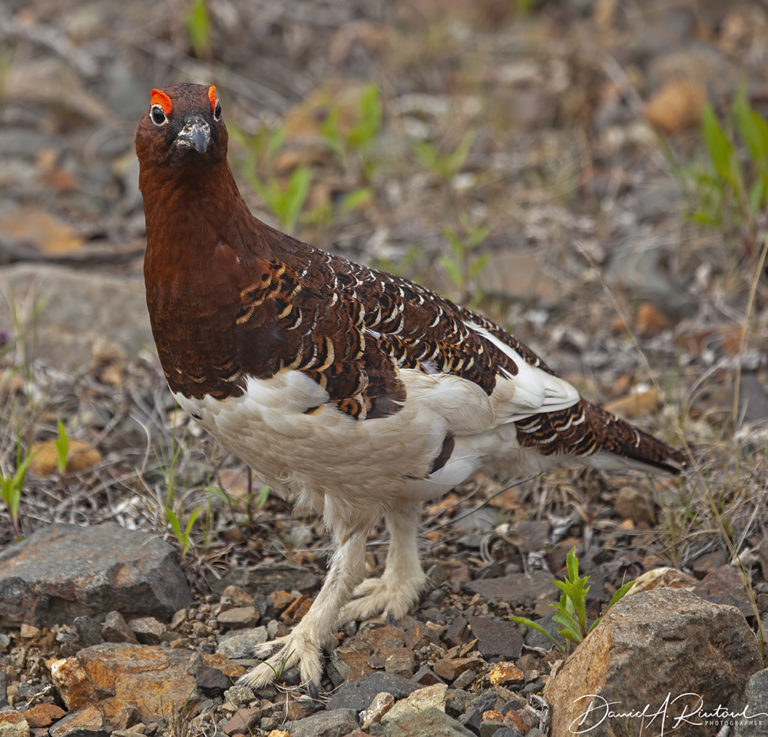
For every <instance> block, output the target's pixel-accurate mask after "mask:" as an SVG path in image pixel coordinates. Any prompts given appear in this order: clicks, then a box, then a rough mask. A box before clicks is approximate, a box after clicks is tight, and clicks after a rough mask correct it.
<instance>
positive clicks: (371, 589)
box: [337, 574, 424, 624]
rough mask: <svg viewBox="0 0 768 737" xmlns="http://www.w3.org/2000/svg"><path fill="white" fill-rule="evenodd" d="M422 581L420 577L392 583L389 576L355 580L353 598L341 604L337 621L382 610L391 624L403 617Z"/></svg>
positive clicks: (362, 617)
mask: <svg viewBox="0 0 768 737" xmlns="http://www.w3.org/2000/svg"><path fill="white" fill-rule="evenodd" d="M423 583H424V578H423V574H422V576H421V577H416V578H412V579H410V580H407V582H403V581H400V582H398V583H395V582H394V581H393V580H392V578H388V577H386V576H382V577H381V578H367V579H365V581H363V582H362V583H360V584H358V586H357V588H356V589H355V591H354V593H353V594H352V596H353V598H352V600H351V601H349V602H348V603H347V604H345V605H344V606H343V607H342V608H341V612H339V618H338V620H337V622H339V623H343V622H349V621H350V620H353V619H354V620H358V621H360V620H364V619H370V618H371V617H376V616H378V615H379V614H382V613H383V614H385V615H386V619H387V623H388V624H391V623H393V622H396V621H397V620H399V619H401V618H402V617H404V616H405V615H406V614H407V613H408V610H409V609H410V608H411V606H412V605H413V603H414V602H415V601H416V599H418V596H419V591H421V588H422V585H423Z"/></svg>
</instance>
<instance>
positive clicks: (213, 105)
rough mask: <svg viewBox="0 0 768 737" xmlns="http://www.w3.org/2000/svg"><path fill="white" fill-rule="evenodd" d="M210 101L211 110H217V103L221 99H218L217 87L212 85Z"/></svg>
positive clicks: (209, 93) (209, 94)
mask: <svg viewBox="0 0 768 737" xmlns="http://www.w3.org/2000/svg"><path fill="white" fill-rule="evenodd" d="M208 99H209V100H210V101H211V110H214V111H215V110H216V103H218V101H219V98H218V97H216V85H214V84H212V85H211V86H210V87H209V88H208Z"/></svg>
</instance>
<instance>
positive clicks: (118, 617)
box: [101, 609, 186, 642]
mask: <svg viewBox="0 0 768 737" xmlns="http://www.w3.org/2000/svg"><path fill="white" fill-rule="evenodd" d="M180 611H186V610H184V609H182V610H180ZM175 616H176V614H174V617H175ZM101 637H102V639H103V640H104V642H138V640H137V639H136V635H135V634H134V633H133V631H132V630H131V628H130V627H129V626H128V622H126V621H125V617H123V615H122V614H120V612H118V611H111V612H108V613H107V616H106V617H104V622H103V623H102V625H101Z"/></svg>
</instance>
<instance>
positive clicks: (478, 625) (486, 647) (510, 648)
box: [469, 617, 523, 660]
mask: <svg viewBox="0 0 768 737" xmlns="http://www.w3.org/2000/svg"><path fill="white" fill-rule="evenodd" d="M469 626H470V628H471V629H472V634H473V635H474V636H475V637H477V649H478V650H479V651H480V652H481V653H482V654H483V657H484V658H485V659H486V660H487V659H488V658H502V659H504V660H514V659H516V658H519V657H520V651H521V650H522V647H523V638H522V636H521V635H520V633H519V632H518V631H517V625H516V624H515V623H514V622H510V621H509V620H504V619H496V618H495V617H470V618H469Z"/></svg>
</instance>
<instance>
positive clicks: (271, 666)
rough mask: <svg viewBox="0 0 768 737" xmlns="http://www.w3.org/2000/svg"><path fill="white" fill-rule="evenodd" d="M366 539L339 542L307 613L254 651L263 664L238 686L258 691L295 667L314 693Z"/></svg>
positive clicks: (361, 561)
mask: <svg viewBox="0 0 768 737" xmlns="http://www.w3.org/2000/svg"><path fill="white" fill-rule="evenodd" d="M366 537H367V532H359V531H358V532H354V533H350V534H348V535H347V536H346V539H342V542H340V543H339V545H338V547H337V548H336V551H335V552H334V554H333V557H332V558H331V565H330V568H329V569H328V575H327V576H326V577H325V582H324V583H323V586H322V588H321V589H320V592H319V593H318V595H317V598H316V599H315V601H314V602H313V603H312V606H311V607H310V608H309V611H308V612H307V613H306V614H305V615H304V618H303V619H302V620H301V622H299V624H297V625H296V626H295V627H294V628H293V631H292V632H291V633H290V634H289V635H286V636H285V637H281V638H279V639H278V640H274V641H272V642H267V643H264V644H263V645H258V646H257V647H255V648H254V649H253V651H252V653H253V657H254V658H256V659H259V660H261V659H262V658H263V662H261V663H259V664H258V665H257V666H256V667H254V668H252V669H251V670H249V671H248V672H247V673H246V674H245V675H244V676H241V677H240V679H239V680H238V683H239V684H242V685H247V686H250V687H251V688H261V687H262V686H265V685H267V684H268V683H271V682H272V681H274V680H277V679H279V678H280V676H281V675H282V673H283V672H284V671H285V670H286V669H288V668H292V667H293V666H295V665H297V664H298V666H299V673H300V676H301V685H303V686H308V687H310V689H311V690H316V688H317V687H318V686H319V685H320V679H321V677H322V674H323V662H322V648H323V647H325V646H327V645H329V644H330V643H331V642H332V641H333V633H334V630H335V628H336V621H337V618H338V612H339V610H340V608H341V607H342V606H343V605H344V604H345V603H346V602H347V600H348V599H349V597H350V595H351V593H352V590H353V589H354V587H355V584H357V583H358V581H360V579H361V578H362V572H363V565H364V560H365V539H366ZM275 648H277V651H275Z"/></svg>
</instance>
